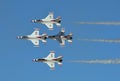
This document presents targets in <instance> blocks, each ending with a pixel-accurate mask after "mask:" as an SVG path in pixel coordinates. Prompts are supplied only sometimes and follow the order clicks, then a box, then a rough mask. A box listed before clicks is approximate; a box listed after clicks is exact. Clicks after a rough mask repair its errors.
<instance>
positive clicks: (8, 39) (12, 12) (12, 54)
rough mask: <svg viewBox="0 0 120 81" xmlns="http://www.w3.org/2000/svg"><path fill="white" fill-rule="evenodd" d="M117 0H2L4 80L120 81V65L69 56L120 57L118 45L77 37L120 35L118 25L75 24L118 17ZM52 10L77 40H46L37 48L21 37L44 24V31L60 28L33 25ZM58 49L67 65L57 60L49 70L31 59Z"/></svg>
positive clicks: (0, 77)
mask: <svg viewBox="0 0 120 81" xmlns="http://www.w3.org/2000/svg"><path fill="white" fill-rule="evenodd" d="M119 3H120V1H119V0H110V1H107V0H71V1H70V0H59V1H58V0H57V1H56V0H1V1H0V11H1V12H0V27H1V30H0V33H1V34H0V37H1V40H0V41H1V42H0V81H48V80H49V81H58V80H59V81H119V80H120V78H119V75H120V65H117V64H108V65H107V64H106V65H105V64H80V63H71V62H68V61H69V60H80V59H116V58H119V57H120V50H119V49H120V44H119V43H100V42H86V41H79V40H78V38H90V39H91V38H95V39H99V38H101V39H119V38H120V36H119V34H120V26H119V25H118V26H114V25H80V24H76V23H74V22H81V21H84V22H111V21H115V22H116V21H120V17H119V16H120V10H119V8H120V5H119ZM51 11H52V12H54V15H55V17H57V16H61V17H62V23H61V24H62V27H64V28H65V31H66V34H68V33H70V32H72V33H73V35H74V39H73V43H72V44H69V43H67V42H66V46H65V47H60V46H59V43H58V42H56V41H53V40H47V44H45V45H44V44H42V43H41V42H40V47H39V48H35V47H33V44H32V43H31V42H30V41H27V40H18V39H16V36H18V35H28V34H31V33H32V32H33V30H34V28H36V27H38V28H40V34H42V33H44V32H46V33H47V34H49V35H53V34H57V33H58V32H59V31H60V28H58V27H57V26H56V25H54V30H53V31H50V30H48V29H47V27H46V26H45V25H41V24H36V23H31V22H30V21H31V20H32V19H36V18H37V19H41V18H44V17H46V16H47V15H48V13H49V12H51ZM51 50H54V51H55V52H56V56H59V55H62V56H63V57H64V58H63V60H64V61H63V66H62V67H59V66H58V65H57V64H56V70H54V71H51V70H49V67H48V66H47V65H46V64H43V63H34V62H32V59H34V58H39V57H45V56H47V55H48V53H49V51H51Z"/></svg>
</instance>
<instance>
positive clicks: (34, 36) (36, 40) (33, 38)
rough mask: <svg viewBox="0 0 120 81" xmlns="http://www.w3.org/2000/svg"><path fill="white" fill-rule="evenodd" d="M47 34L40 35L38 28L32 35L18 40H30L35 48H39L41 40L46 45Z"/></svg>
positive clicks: (20, 37) (19, 37)
mask: <svg viewBox="0 0 120 81" xmlns="http://www.w3.org/2000/svg"><path fill="white" fill-rule="evenodd" d="M47 37H48V36H47V34H45V33H44V34H42V35H39V29H38V28H36V29H35V30H34V31H33V33H32V34H30V35H26V36H17V38H18V39H26V40H30V41H31V42H32V43H33V44H34V45H35V47H39V40H41V41H42V42H43V43H46V42H47V41H46V39H47Z"/></svg>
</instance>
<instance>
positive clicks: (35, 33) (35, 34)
mask: <svg viewBox="0 0 120 81" xmlns="http://www.w3.org/2000/svg"><path fill="white" fill-rule="evenodd" d="M31 35H32V36H39V30H38V29H35V31H33V33H32V34H31Z"/></svg>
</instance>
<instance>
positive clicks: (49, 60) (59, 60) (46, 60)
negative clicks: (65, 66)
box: [32, 51, 63, 70]
mask: <svg viewBox="0 0 120 81" xmlns="http://www.w3.org/2000/svg"><path fill="white" fill-rule="evenodd" d="M62 58H63V57H62V56H58V57H57V58H55V52H54V51H50V53H49V55H48V56H47V57H45V58H38V59H33V60H32V61H33V62H43V63H46V64H48V66H49V67H50V69H51V70H54V69H55V63H58V65H60V66H61V65H62Z"/></svg>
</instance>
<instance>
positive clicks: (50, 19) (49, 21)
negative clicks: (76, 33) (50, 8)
mask: <svg viewBox="0 0 120 81" xmlns="http://www.w3.org/2000/svg"><path fill="white" fill-rule="evenodd" d="M32 22H33V23H41V24H45V25H46V26H47V27H48V28H49V29H50V30H53V24H56V25H57V26H61V24H60V23H61V17H57V18H56V19H54V15H53V13H52V12H50V13H49V14H48V16H47V17H46V18H44V19H41V20H40V19H38V20H37V19H35V20H32Z"/></svg>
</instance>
